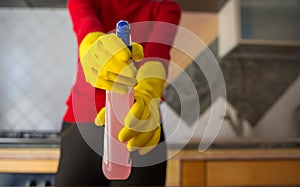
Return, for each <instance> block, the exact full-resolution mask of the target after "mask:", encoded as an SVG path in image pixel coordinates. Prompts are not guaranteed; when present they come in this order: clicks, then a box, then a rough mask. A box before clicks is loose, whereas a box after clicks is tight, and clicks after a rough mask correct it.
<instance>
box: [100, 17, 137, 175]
mask: <svg viewBox="0 0 300 187" xmlns="http://www.w3.org/2000/svg"><path fill="white" fill-rule="evenodd" d="M116 34H117V36H119V37H120V38H121V39H122V41H123V42H124V43H125V45H127V46H128V47H129V48H130V45H131V41H130V40H131V39H130V25H129V23H128V22H127V21H124V20H121V21H119V22H118V23H117V26H116ZM133 100H134V98H133V89H132V88H129V91H128V93H126V94H119V93H115V92H112V91H106V114H105V121H106V124H105V131H104V145H103V160H102V170H103V173H104V175H105V176H106V178H108V179H110V180H125V179H127V178H128V177H129V175H130V172H131V158H130V153H129V151H128V150H127V147H126V142H125V143H121V142H120V141H119V140H118V134H119V132H120V130H121V129H122V127H123V126H124V125H123V123H124V119H125V116H126V115H127V113H128V112H129V109H130V107H131V106H132V104H133Z"/></svg>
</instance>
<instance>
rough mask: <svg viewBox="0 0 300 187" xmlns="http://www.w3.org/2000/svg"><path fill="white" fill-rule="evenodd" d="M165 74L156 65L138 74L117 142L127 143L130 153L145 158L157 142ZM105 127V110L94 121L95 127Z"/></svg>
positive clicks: (151, 63) (157, 63) (160, 66)
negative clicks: (129, 107) (130, 104)
mask: <svg viewBox="0 0 300 187" xmlns="http://www.w3.org/2000/svg"><path fill="white" fill-rule="evenodd" d="M165 78H166V72H165V69H164V67H163V65H162V64H161V63H160V62H157V61H149V62H146V63H145V64H144V65H142V66H141V67H140V69H139V70H138V72H137V80H138V84H137V85H136V86H135V87H134V99H135V102H134V104H133V105H132V107H131V109H130V111H129V113H128V114H127V116H126V117H125V120H124V127H123V128H122V129H121V131H120V132H119V135H118V138H119V140H120V141H121V142H126V141H128V143H127V149H128V150H129V151H135V150H138V152H139V154H141V155H144V154H146V153H148V152H149V151H151V150H152V149H153V148H154V147H155V146H156V145H157V144H158V142H159V139H160V133H161V126H160V112H159V103H160V98H161V96H162V91H163V87H164V82H165ZM104 123H105V108H103V109H102V110H101V111H100V112H99V113H98V115H97V117H96V119H95V124H96V125H103V124H104Z"/></svg>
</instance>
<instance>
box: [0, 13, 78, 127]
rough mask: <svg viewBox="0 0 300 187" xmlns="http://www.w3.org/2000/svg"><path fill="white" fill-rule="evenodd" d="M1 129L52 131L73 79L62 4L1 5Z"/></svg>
mask: <svg viewBox="0 0 300 187" xmlns="http://www.w3.org/2000/svg"><path fill="white" fill-rule="evenodd" d="M0 25H1V27H0V37H1V39H0V61H1V63H0V93H1V97H0V130H16V131H22V130H36V131H56V130H60V128H61V119H62V116H63V114H64V112H65V109H66V108H65V100H66V98H67V96H68V94H69V90H70V87H71V85H72V83H73V80H74V74H75V69H76V61H77V60H76V59H77V49H76V45H77V44H76V39H75V35H74V33H73V31H72V25H71V21H70V17H69V15H68V11H67V10H66V9H62V8H59V9H48V8H47V9H46V8H44V9H40V8H1V9H0Z"/></svg>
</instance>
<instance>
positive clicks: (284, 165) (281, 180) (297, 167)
mask: <svg viewBox="0 0 300 187" xmlns="http://www.w3.org/2000/svg"><path fill="white" fill-rule="evenodd" d="M206 176H207V180H206V183H207V184H206V185H208V186H218V185H222V186H242V185H299V184H300V160H271V161H270V160H260V161H208V162H207V163H206Z"/></svg>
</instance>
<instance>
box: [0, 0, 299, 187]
mask: <svg viewBox="0 0 300 187" xmlns="http://www.w3.org/2000/svg"><path fill="white" fill-rule="evenodd" d="M177 1H178V3H179V4H180V5H181V7H182V10H183V13H182V18H181V22H180V25H181V26H183V27H184V28H186V29H188V30H190V31H191V32H193V33H194V34H196V35H197V36H198V37H199V38H201V39H202V41H203V42H204V43H205V44H206V45H207V46H208V48H207V49H204V50H202V51H199V55H198V56H197V59H198V60H199V61H200V62H203V63H204V64H205V63H210V62H209V59H207V58H206V54H207V53H208V52H209V53H210V52H212V54H213V55H214V56H215V58H216V59H217V61H218V63H219V64H220V67H221V70H222V72H223V76H224V80H225V83H226V90H227V97H225V96H224V95H221V94H220V95H219V97H218V98H217V99H215V100H211V92H212V90H210V89H209V87H208V84H207V81H206V77H205V76H204V74H203V72H202V71H201V69H200V68H199V67H198V66H197V64H196V63H195V62H194V61H193V60H191V59H189V58H185V57H180V54H179V53H177V52H176V50H172V52H171V53H172V55H173V58H172V61H173V62H175V63H177V64H178V66H179V67H181V68H182V69H184V73H183V72H170V77H169V81H170V84H169V85H167V86H166V88H165V92H164V96H165V102H164V103H163V104H162V105H161V108H162V111H163V113H164V116H165V119H164V121H165V124H164V126H165V132H166V134H167V137H168V136H171V135H172V138H171V139H169V140H168V145H169V149H170V152H172V150H173V149H176V147H178V146H179V147H180V146H181V145H183V144H185V143H186V142H188V144H187V145H184V146H183V147H184V149H192V150H197V149H198V146H199V143H200V141H201V140H202V138H203V135H204V129H205V127H206V125H207V120H208V118H209V115H210V109H211V107H212V106H215V107H217V108H218V106H220V107H221V106H224V104H226V106H227V108H226V112H225V113H220V115H219V116H217V119H215V121H216V122H217V123H220V124H222V126H221V130H220V132H219V133H218V135H217V137H216V140H215V141H214V143H213V144H212V145H211V146H210V149H222V150H223V149H225V150H227V149H230V150H231V149H242V150H244V149H280V152H281V151H284V150H285V149H289V150H290V149H293V150H297V149H298V148H299V147H300V34H299V33H300V24H299V20H300V1H298V0H285V1H281V0H251V1H250V0H210V1H208V0H197V1H195V0H177ZM0 25H1V27H0V37H1V39H0V60H1V63H0V81H1V82H0V93H1V97H0V186H4V185H6V186H9V185H13V186H36V185H37V186H50V185H52V184H53V176H54V173H55V171H56V168H57V160H58V158H59V144H60V138H59V131H60V129H61V118H62V116H63V114H64V111H65V109H66V107H65V101H66V98H67V97H68V94H69V90H70V88H71V86H72V83H73V81H74V76H75V70H76V62H77V47H76V45H77V44H76V38H75V35H74V33H73V31H72V25H71V21H70V18H69V15H68V11H67V10H66V0H0ZM191 45H192V44H191ZM174 56H175V57H176V58H174ZM211 73H213V72H211ZM183 74H188V75H189V77H190V78H191V79H192V81H193V83H194V85H195V87H196V89H197V92H198V95H197V98H195V96H194V95H193V94H191V93H190V92H189V90H188V89H187V88H185V84H184V83H183V82H182V78H181V76H183ZM220 81H221V80H215V82H214V83H215V84H214V86H213V89H214V90H213V91H215V92H217V93H218V89H219V87H218V84H219V83H220ZM174 87H176V88H177V89H181V91H182V93H184V98H180V99H183V100H184V101H183V102H185V103H191V104H193V102H194V101H196V100H198V99H199V101H200V106H201V111H200V116H199V118H197V119H195V118H194V117H193V116H189V115H186V116H181V118H183V121H181V123H180V125H183V127H181V128H180V131H179V132H178V129H177V128H174V126H175V127H177V125H178V124H179V123H178V122H179V121H180V117H179V115H180V113H181V103H180V100H179V97H178V93H177V91H176V90H175V89H174ZM191 115H192V112H191ZM222 120H224V121H222ZM194 127H197V128H196V129H197V130H196V131H195V128H194ZM176 130H177V131H176ZM194 131H195V132H194ZM190 134H193V136H192V137H190ZM175 152H176V151H175ZM225 154H226V152H225ZM296 155H298V156H299V152H297V153H296ZM295 158H297V159H300V156H299V157H295ZM295 158H294V159H295ZM297 164H299V163H298V162H297ZM177 170H180V169H178V168H177ZM177 170H176V169H175V171H177ZM298 171H299V170H298ZM179 173H182V171H181V170H180V171H178V173H175V174H173V173H172V174H171V173H168V177H174V178H176V179H173V178H168V181H167V182H168V183H167V184H168V185H172V186H177V185H185V184H191V183H184V181H185V180H184V179H179V178H180V176H177V174H178V175H179ZM299 178H300V177H299ZM205 181H206V183H203V185H210V184H209V183H208V182H209V180H208V179H206V180H205ZM207 181H208V182H207ZM288 181H291V180H290V179H289V180H288ZM297 182H299V181H296V182H295V183H292V182H291V184H300V182H299V183H297ZM259 184H260V183H259ZM262 184H268V183H262ZM272 184H273V183H272ZM279 184H283V182H282V183H279ZM284 184H286V183H284ZM288 184H289V183H288ZM197 185H198V184H197ZM211 185H212V186H213V184H211Z"/></svg>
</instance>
